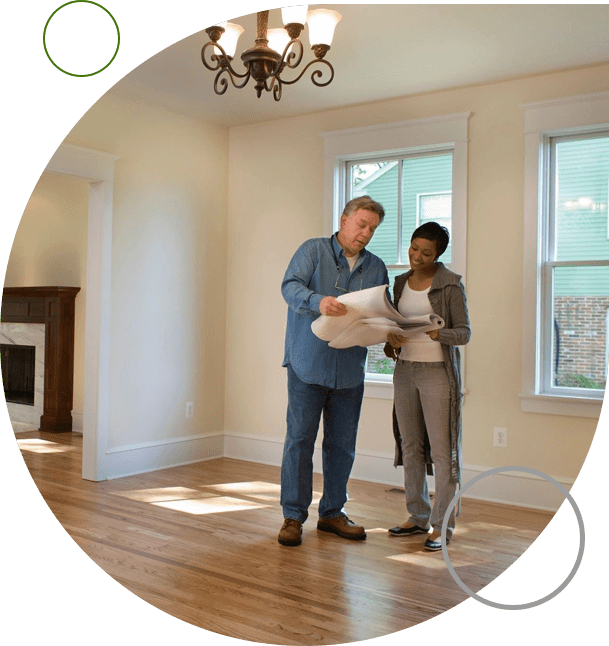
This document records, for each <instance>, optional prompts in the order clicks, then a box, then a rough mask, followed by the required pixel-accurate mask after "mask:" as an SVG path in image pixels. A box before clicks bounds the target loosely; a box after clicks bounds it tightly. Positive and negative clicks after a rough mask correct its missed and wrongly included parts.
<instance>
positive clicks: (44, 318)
mask: <svg viewBox="0 0 609 646" xmlns="http://www.w3.org/2000/svg"><path fill="white" fill-rule="evenodd" d="M79 291H80V287H5V288H4V290H3V292H2V311H1V314H0V320H1V323H0V340H2V343H8V344H16V345H34V346H36V364H35V393H34V406H33V407H32V406H24V405H20V404H12V403H11V404H8V409H9V417H10V419H11V422H12V423H13V425H14V428H15V430H16V431H18V430H30V429H32V428H36V429H40V430H41V431H50V432H56V433H59V432H66V431H71V430H72V402H73V386H74V302H75V298H76V294H77V293H78V292H79Z"/></svg>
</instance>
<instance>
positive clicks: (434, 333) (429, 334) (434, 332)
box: [425, 330, 440, 341]
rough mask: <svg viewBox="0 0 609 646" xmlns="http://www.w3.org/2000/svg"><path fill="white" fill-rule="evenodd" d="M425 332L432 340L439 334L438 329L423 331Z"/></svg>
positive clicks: (436, 338)
mask: <svg viewBox="0 0 609 646" xmlns="http://www.w3.org/2000/svg"><path fill="white" fill-rule="evenodd" d="M425 334H427V336H428V337H429V338H430V339H431V340H432V341H437V340H438V337H439V336H440V332H439V330H429V332H425Z"/></svg>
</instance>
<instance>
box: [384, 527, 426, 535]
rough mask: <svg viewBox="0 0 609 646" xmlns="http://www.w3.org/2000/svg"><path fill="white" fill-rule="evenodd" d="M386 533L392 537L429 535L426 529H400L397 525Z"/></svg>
mask: <svg viewBox="0 0 609 646" xmlns="http://www.w3.org/2000/svg"><path fill="white" fill-rule="evenodd" d="M388 531H389V533H390V534H391V535H392V536H413V535H414V534H429V530H428V529H423V528H422V527H418V526H417V525H413V526H412V527H400V526H399V525H398V526H397V527H392V528H391V529H390V530H388Z"/></svg>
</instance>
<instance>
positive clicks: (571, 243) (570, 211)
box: [555, 137, 609, 260]
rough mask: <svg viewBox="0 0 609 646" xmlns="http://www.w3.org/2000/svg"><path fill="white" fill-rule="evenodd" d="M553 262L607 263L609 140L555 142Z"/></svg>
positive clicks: (608, 247) (608, 253) (606, 138)
mask: <svg viewBox="0 0 609 646" xmlns="http://www.w3.org/2000/svg"><path fill="white" fill-rule="evenodd" d="M555 161H556V165H555V168H556V171H555V172H556V178H555V179H556V192H555V196H556V203H555V222H556V234H555V235H556V260H609V240H608V227H607V215H608V214H607V201H608V200H607V191H608V188H609V137H595V138H589V139H579V140H564V141H558V142H557V143H556V160H555Z"/></svg>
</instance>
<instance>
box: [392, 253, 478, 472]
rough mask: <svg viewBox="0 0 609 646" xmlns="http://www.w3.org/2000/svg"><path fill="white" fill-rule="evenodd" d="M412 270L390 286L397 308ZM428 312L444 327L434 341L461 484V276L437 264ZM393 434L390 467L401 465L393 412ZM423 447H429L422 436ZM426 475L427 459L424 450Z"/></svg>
mask: <svg viewBox="0 0 609 646" xmlns="http://www.w3.org/2000/svg"><path fill="white" fill-rule="evenodd" d="M411 274H412V270H410V271H408V272H406V273H405V274H401V275H400V276H398V277H397V278H396V279H395V283H394V285H393V302H394V304H395V305H394V306H395V307H396V308H397V305H398V303H399V302H400V297H401V296H402V291H403V290H404V286H405V285H406V281H407V280H408V277H409V276H410V275H411ZM429 303H430V305H431V309H432V310H433V311H434V312H435V313H436V314H438V315H439V316H441V317H442V318H443V319H444V323H445V327H444V328H442V329H441V330H439V336H438V341H439V342H440V343H441V344H442V354H443V356H444V363H445V364H446V372H447V374H448V381H449V383H450V445H451V462H452V474H451V475H452V480H453V482H455V483H459V484H461V434H462V433H461V431H462V425H461V399H462V395H461V355H460V352H459V348H458V347H457V346H460V345H465V344H466V343H468V342H469V340H470V337H471V329H470V326H469V314H468V311H467V298H466V296H465V288H464V287H463V283H462V282H461V276H459V275H458V274H455V273H454V272H452V271H450V269H447V268H446V267H445V266H444V265H443V264H442V263H441V262H438V263H437V268H436V273H435V275H434V278H433V282H432V284H431V289H430V290H429ZM393 432H394V436H395V439H396V447H395V461H394V466H396V467H397V466H399V465H401V464H403V460H402V447H401V444H400V435H399V430H398V428H397V419H396V417H395V409H394V413H393ZM425 438H426V447H427V449H428V447H429V440H428V439H427V433H425ZM426 454H427V455H426V462H427V465H428V473H432V471H431V469H430V465H431V456H430V455H429V450H426Z"/></svg>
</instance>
